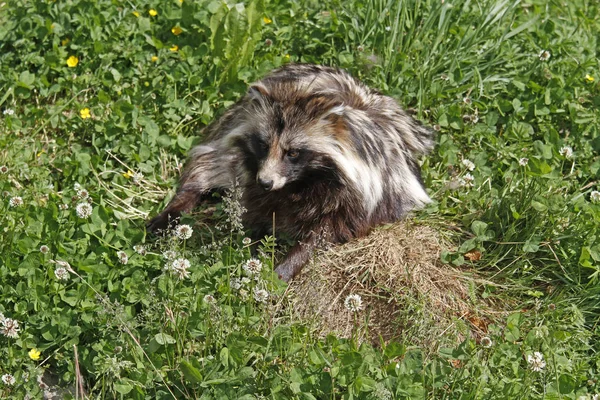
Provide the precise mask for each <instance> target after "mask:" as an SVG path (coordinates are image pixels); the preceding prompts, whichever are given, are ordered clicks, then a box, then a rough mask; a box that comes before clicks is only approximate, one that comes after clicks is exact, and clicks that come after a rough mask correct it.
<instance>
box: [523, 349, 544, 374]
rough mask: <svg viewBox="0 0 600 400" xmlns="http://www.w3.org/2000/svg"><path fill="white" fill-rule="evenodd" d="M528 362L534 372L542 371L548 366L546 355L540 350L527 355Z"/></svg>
mask: <svg viewBox="0 0 600 400" xmlns="http://www.w3.org/2000/svg"><path fill="white" fill-rule="evenodd" d="M527 363H529V368H531V370H532V371H534V372H541V371H542V370H543V369H544V368H546V361H544V355H543V354H542V353H540V352H539V351H536V352H534V353H533V354H529V355H528V356H527Z"/></svg>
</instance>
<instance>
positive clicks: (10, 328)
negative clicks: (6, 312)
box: [0, 318, 21, 339]
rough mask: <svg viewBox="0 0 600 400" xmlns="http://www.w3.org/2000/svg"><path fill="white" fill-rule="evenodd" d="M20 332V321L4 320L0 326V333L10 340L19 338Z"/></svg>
mask: <svg viewBox="0 0 600 400" xmlns="http://www.w3.org/2000/svg"><path fill="white" fill-rule="evenodd" d="M20 330H21V328H19V321H17V320H14V319H12V318H4V319H3V320H2V324H1V325H0V333H2V334H3V335H4V336H6V337H9V338H13V339H16V338H18V337H19V331H20Z"/></svg>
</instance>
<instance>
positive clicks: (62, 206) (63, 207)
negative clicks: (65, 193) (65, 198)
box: [58, 204, 69, 211]
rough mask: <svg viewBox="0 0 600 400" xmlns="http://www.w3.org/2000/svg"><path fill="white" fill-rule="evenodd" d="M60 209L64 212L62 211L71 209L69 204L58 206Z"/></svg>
mask: <svg viewBox="0 0 600 400" xmlns="http://www.w3.org/2000/svg"><path fill="white" fill-rule="evenodd" d="M58 209H59V210H62V211H65V210H68V209H69V205H68V204H59V205H58Z"/></svg>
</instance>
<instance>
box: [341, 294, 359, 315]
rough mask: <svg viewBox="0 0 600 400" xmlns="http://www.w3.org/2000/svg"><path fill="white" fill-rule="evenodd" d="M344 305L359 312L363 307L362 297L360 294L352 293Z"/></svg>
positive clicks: (349, 309) (352, 310)
mask: <svg viewBox="0 0 600 400" xmlns="http://www.w3.org/2000/svg"><path fill="white" fill-rule="evenodd" d="M344 307H346V309H347V310H348V311H351V312H359V311H360V310H362V309H363V303H362V299H361V298H360V295H358V294H351V295H348V297H346V300H344Z"/></svg>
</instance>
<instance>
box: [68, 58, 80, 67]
mask: <svg viewBox="0 0 600 400" xmlns="http://www.w3.org/2000/svg"><path fill="white" fill-rule="evenodd" d="M77 64H79V58H77V57H76V56H71V57H69V58H67V65H68V66H69V68H75V67H76V66H77Z"/></svg>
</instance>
